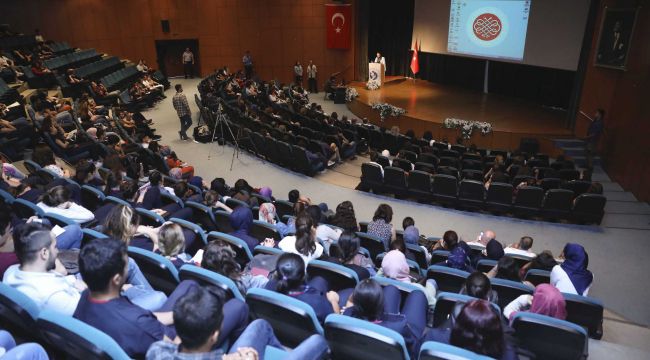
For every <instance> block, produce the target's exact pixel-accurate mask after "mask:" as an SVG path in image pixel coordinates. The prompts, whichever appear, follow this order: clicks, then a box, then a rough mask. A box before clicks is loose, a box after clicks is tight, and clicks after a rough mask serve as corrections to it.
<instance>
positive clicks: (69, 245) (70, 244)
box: [56, 225, 84, 250]
mask: <svg viewBox="0 0 650 360" xmlns="http://www.w3.org/2000/svg"><path fill="white" fill-rule="evenodd" d="M64 229H65V232H63V233H62V234H61V235H59V236H57V237H56V247H57V248H58V249H61V250H69V249H79V248H80V247H81V240H82V239H83V237H84V234H83V232H82V231H81V227H80V226H79V225H68V226H66V227H64Z"/></svg>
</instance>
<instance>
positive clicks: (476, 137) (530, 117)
mask: <svg viewBox="0 0 650 360" xmlns="http://www.w3.org/2000/svg"><path fill="white" fill-rule="evenodd" d="M386 80H387V82H386V83H385V84H384V86H382V88H380V89H379V90H374V91H370V90H366V88H365V83H362V82H353V83H351V86H353V87H354V88H356V89H357V91H358V93H359V97H358V98H357V99H356V100H355V101H352V102H351V103H348V108H349V109H350V111H352V113H354V114H355V115H356V116H358V117H367V118H368V119H369V120H370V121H371V122H372V123H375V124H378V125H380V126H385V127H391V126H393V125H398V126H399V127H400V130H401V132H402V133H404V132H406V130H408V129H412V130H414V131H415V134H416V135H417V136H421V135H422V133H423V132H424V131H426V130H429V131H432V132H433V134H434V138H436V137H443V136H444V137H447V138H448V139H449V140H454V139H455V137H457V136H458V135H459V134H460V131H459V130H450V129H443V128H442V122H443V120H444V119H445V118H449V117H452V118H458V119H463V120H474V121H486V122H489V123H491V124H492V129H493V133H492V134H490V135H487V136H481V135H480V134H479V133H478V132H477V131H474V134H473V135H472V139H471V140H470V141H469V142H468V143H470V142H474V143H476V144H477V145H478V146H492V147H498V148H516V147H517V146H518V145H519V140H520V139H521V138H523V137H533V138H537V139H539V140H540V142H541V141H542V140H547V141H548V140H549V139H551V138H563V137H570V136H572V135H573V134H572V131H571V130H570V129H566V128H565V127H564V123H565V118H566V112H565V111H558V110H552V109H548V108H544V107H542V106H541V105H539V104H535V103H532V102H529V101H525V100H521V99H516V98H512V97H505V96H501V95H496V94H483V93H480V92H475V91H470V90H466V89H460V88H455V87H450V86H443V85H439V84H434V83H431V82H428V81H425V80H413V79H405V78H402V77H387V79H386ZM377 102H386V103H389V104H391V105H395V106H398V107H401V108H404V109H406V110H407V113H406V114H404V115H402V116H401V117H399V118H398V119H394V118H389V119H387V120H386V121H385V122H384V123H381V121H380V119H379V113H378V112H377V111H374V110H372V109H370V106H371V105H372V104H373V103H377Z"/></svg>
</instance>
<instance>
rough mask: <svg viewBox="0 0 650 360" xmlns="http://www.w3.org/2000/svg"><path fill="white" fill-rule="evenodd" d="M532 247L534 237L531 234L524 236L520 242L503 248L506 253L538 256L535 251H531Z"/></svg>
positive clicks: (530, 256) (531, 256)
mask: <svg viewBox="0 0 650 360" xmlns="http://www.w3.org/2000/svg"><path fill="white" fill-rule="evenodd" d="M532 247H533V238H532V237H530V236H522V237H521V239H519V242H518V243H516V244H512V245H509V246H508V247H506V248H505V249H503V251H504V252H505V253H506V254H514V255H521V256H526V257H529V258H534V257H535V256H536V255H535V253H534V252H532V251H530V248H532Z"/></svg>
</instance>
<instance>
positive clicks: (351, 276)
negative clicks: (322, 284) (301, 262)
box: [307, 260, 359, 291]
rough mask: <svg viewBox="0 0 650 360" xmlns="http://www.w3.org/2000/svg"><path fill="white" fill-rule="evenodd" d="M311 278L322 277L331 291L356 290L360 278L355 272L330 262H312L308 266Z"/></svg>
mask: <svg viewBox="0 0 650 360" xmlns="http://www.w3.org/2000/svg"><path fill="white" fill-rule="evenodd" d="M307 275H309V278H314V277H316V276H320V277H322V278H324V279H325V280H327V284H328V285H329V288H330V290H334V291H339V290H342V289H349V288H352V289H354V288H355V287H356V286H357V284H358V283H359V277H358V276H357V273H356V272H354V270H352V269H349V268H347V267H345V266H343V265H339V264H335V263H331V262H328V261H321V260H312V261H310V262H309V264H307Z"/></svg>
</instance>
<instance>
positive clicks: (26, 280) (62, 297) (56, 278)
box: [2, 223, 85, 316]
mask: <svg viewBox="0 0 650 360" xmlns="http://www.w3.org/2000/svg"><path fill="white" fill-rule="evenodd" d="M16 235H18V236H15V237H14V246H15V250H16V255H17V256H18V259H19V260H20V265H12V266H10V267H9V268H8V269H7V271H6V272H5V275H4V277H3V279H2V282H3V283H5V284H7V285H9V286H11V287H13V288H15V289H17V290H18V291H20V292H22V293H23V294H25V295H27V296H28V297H29V298H30V299H32V300H33V301H34V302H35V303H36V305H37V306H38V307H39V308H40V309H41V310H45V309H47V310H53V311H57V312H60V313H63V314H65V315H70V316H72V314H73V313H74V311H75V309H76V307H77V303H78V302H79V299H80V296H81V295H80V294H81V291H83V290H84V289H85V284H84V283H83V282H82V281H81V280H77V279H76V278H75V277H74V276H72V275H70V276H68V275H67V272H66V271H65V268H63V266H60V263H58V264H59V266H57V261H56V259H57V255H58V249H57V248H56V238H55V237H54V235H53V234H52V232H51V231H50V230H49V229H48V228H46V227H44V226H42V225H40V224H36V223H30V224H27V225H25V227H24V228H23V229H21V231H19V234H16Z"/></svg>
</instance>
